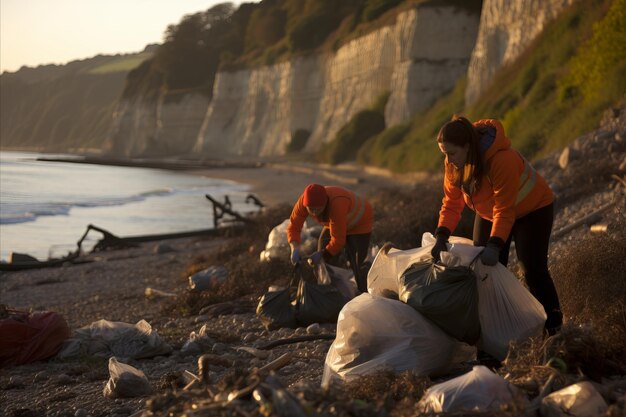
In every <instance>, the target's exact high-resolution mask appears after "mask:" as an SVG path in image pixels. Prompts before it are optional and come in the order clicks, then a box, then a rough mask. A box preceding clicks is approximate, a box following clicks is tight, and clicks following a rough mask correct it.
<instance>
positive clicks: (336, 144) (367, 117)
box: [320, 110, 385, 164]
mask: <svg viewBox="0 0 626 417" xmlns="http://www.w3.org/2000/svg"><path fill="white" fill-rule="evenodd" d="M384 129H385V117H384V116H383V115H382V114H381V113H379V112H377V111H374V110H363V111H360V112H358V113H357V114H355V115H354V116H352V118H351V119H350V121H349V122H348V123H347V124H346V125H345V126H343V127H342V128H341V129H340V130H339V132H338V133H337V136H335V139H333V141H332V142H330V143H329V144H327V145H326V146H325V147H324V148H322V149H321V150H320V156H321V159H322V160H323V161H325V162H328V163H331V164H338V163H340V162H345V161H353V160H355V159H356V155H357V153H358V151H359V148H360V147H361V146H362V145H363V144H364V143H365V142H366V141H367V140H368V139H369V138H371V137H372V136H374V135H376V134H378V133H380V132H382V131H383V130H384Z"/></svg>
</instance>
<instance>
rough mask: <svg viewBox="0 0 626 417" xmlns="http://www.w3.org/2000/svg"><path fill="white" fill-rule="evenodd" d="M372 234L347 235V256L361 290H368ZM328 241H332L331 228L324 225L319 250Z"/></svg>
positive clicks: (318, 242) (318, 243)
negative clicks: (368, 260) (369, 252)
mask: <svg viewBox="0 0 626 417" xmlns="http://www.w3.org/2000/svg"><path fill="white" fill-rule="evenodd" d="M370 236H371V233H363V234H360V235H347V236H346V246H345V251H346V256H347V257H348V261H349V262H350V267H351V268H352V272H354V279H355V280H356V284H357V287H358V289H359V291H361V292H367V273H368V272H369V269H370V266H371V265H370V263H369V262H365V259H366V258H367V251H368V249H369V246H370ZM328 242H330V229H329V228H327V227H324V228H323V229H322V233H320V238H319V240H318V241H317V250H318V251H319V250H323V249H324V248H325V247H326V245H328Z"/></svg>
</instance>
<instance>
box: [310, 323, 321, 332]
mask: <svg viewBox="0 0 626 417" xmlns="http://www.w3.org/2000/svg"><path fill="white" fill-rule="evenodd" d="M321 331H322V329H321V328H320V325H319V323H313V324H311V325H310V326H309V327H307V328H306V332H307V334H319V333H320V332H321Z"/></svg>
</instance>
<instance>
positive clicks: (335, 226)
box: [287, 186, 373, 256]
mask: <svg viewBox="0 0 626 417" xmlns="http://www.w3.org/2000/svg"><path fill="white" fill-rule="evenodd" d="M324 188H325V189H326V194H327V195H328V203H327V205H326V209H325V210H324V212H323V213H322V214H321V215H320V217H321V218H318V217H316V216H312V217H313V220H315V221H316V222H318V223H320V224H322V225H324V226H325V227H328V228H329V229H330V242H329V243H328V245H327V246H326V251H327V252H328V253H330V254H331V255H333V256H334V255H337V254H338V253H339V252H340V251H341V249H343V247H344V246H345V244H346V236H347V235H358V234H363V233H371V231H372V223H373V216H372V207H371V206H370V204H369V203H368V202H367V200H365V199H364V198H362V197H359V196H357V195H355V194H354V193H353V192H352V191H349V190H346V189H345V188H341V187H333V186H326V187H324ZM303 198H304V196H303V195H301V196H300V198H298V201H297V202H296V204H295V205H294V206H293V210H292V211H291V217H290V218H289V226H288V227H287V238H288V240H289V243H291V242H300V232H301V231H302V226H303V225H304V222H305V220H306V218H307V217H308V216H309V213H308V212H307V211H306V208H305V207H304V204H303V203H302V199H303Z"/></svg>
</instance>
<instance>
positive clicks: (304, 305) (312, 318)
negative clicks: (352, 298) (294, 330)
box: [296, 280, 346, 326]
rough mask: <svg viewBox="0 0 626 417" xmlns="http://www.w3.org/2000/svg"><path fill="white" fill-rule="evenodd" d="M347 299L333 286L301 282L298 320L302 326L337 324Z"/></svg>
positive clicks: (298, 298)
mask: <svg viewBox="0 0 626 417" xmlns="http://www.w3.org/2000/svg"><path fill="white" fill-rule="evenodd" d="M345 304H346V299H345V298H344V296H343V295H342V294H341V293H340V292H339V290H338V289H337V288H336V287H335V286H333V285H323V284H317V283H313V282H307V281H305V280H300V284H299V285H298V294H297V299H296V320H297V321H298V324H299V325H301V326H308V325H310V324H313V323H336V322H337V317H338V316H339V312H340V311H341V309H342V308H343V306H344V305H345Z"/></svg>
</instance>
